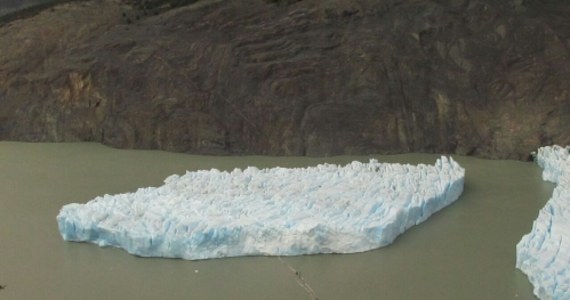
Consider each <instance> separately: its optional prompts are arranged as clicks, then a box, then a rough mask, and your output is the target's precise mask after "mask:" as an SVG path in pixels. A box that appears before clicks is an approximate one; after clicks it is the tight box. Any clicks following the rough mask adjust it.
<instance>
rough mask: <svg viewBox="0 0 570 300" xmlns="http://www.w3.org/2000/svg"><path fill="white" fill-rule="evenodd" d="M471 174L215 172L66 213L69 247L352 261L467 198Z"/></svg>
mask: <svg viewBox="0 0 570 300" xmlns="http://www.w3.org/2000/svg"><path fill="white" fill-rule="evenodd" d="M464 177H465V170H464V169H463V168H462V167H461V166H460V165H459V164H457V163H456V162H455V161H454V160H453V159H452V158H447V157H441V158H440V159H438V160H437V161H436V163H435V164H434V165H423V164H420V165H417V166H413V165H402V164H388V163H380V162H378V161H376V160H370V162H369V163H361V162H357V161H355V162H352V163H350V164H347V165H346V166H337V165H333V164H321V165H317V166H314V167H308V168H280V167H277V168H270V169H258V168H255V167H248V168H246V169H243V170H242V169H234V170H233V171H231V172H226V171H219V170H216V169H212V170H209V171H208V170H202V171H195V172H186V174H185V175H183V176H178V175H172V176H170V177H168V178H166V179H165V181H164V185H162V186H160V187H149V188H141V189H138V190H137V191H136V192H133V193H125V194H118V195H112V196H111V195H104V196H102V197H97V198H95V199H93V200H91V201H89V202H88V203H86V204H76V203H73V204H68V205H65V206H63V207H62V209H61V210H60V213H59V215H58V216H57V222H58V226H59V231H60V233H61V236H62V237H63V239H64V240H66V241H77V242H92V243H95V244H98V245H99V246H114V247H119V248H123V249H125V250H126V251H128V252H129V253H131V254H135V255H139V256H144V257H151V256H154V257H172V258H183V259H189V260H196V259H209V258H220V257H233V256H249V255H279V256H280V255H302V254H315V253H353V252H362V251H367V250H371V249H375V248H379V247H382V246H386V245H388V244H390V243H392V242H393V240H394V239H395V238H396V237H397V236H398V235H399V234H401V233H402V232H404V231H405V230H406V229H408V228H409V227H411V226H413V225H416V224H419V223H421V222H423V221H424V220H426V219H427V218H428V217H429V216H430V215H432V214H433V213H434V212H436V211H438V210H440V209H442V208H443V207H445V206H447V205H449V204H451V203H452V202H454V201H455V200H457V199H458V198H459V196H460V195H461V193H462V192H463V182H464Z"/></svg>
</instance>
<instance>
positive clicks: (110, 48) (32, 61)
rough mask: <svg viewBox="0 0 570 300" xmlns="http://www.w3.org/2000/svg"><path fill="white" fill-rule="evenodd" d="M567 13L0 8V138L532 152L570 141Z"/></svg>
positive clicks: (210, 4) (227, 5) (547, 7)
mask: <svg viewBox="0 0 570 300" xmlns="http://www.w3.org/2000/svg"><path fill="white" fill-rule="evenodd" d="M193 2H195V3H193ZM569 16H570V2H569V1H565V0H560V1H552V0H551V1H546V0H544V1H540V0H534V1H533V0H330V1H319V0H303V1H286V0H281V1H279V0H274V1H269V0H265V1H262V0H259V1H254V0H240V1H233V0H226V1H214V0H202V1H183V0H178V1H176V0H170V1H166V0H147V1H142V0H140V1H120V0H91V1H75V2H70V3H65V4H61V5H57V6H53V7H50V8H45V9H43V10H41V11H39V12H37V13H34V14H27V15H26V16H25V17H22V18H19V19H18V18H15V19H14V20H10V21H8V22H5V23H4V24H2V25H0V103H1V104H2V105H1V106H0V139H2V140H21V141H54V142H58V141H97V142H101V143H104V144H107V145H111V146H114V147H120V148H145V149H163V150H170V151H182V152H189V153H207V154H254V153H255V154H272V155H336V154H366V153H399V152H438V153H458V154H468V155H477V156H481V157H490V158H514V159H526V158H527V156H528V153H529V152H530V151H533V150H534V149H536V148H537V147H539V146H540V145H546V144H553V143H558V144H570V130H569V129H570V17H569Z"/></svg>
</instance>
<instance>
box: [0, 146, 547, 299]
mask: <svg viewBox="0 0 570 300" xmlns="http://www.w3.org/2000/svg"><path fill="white" fill-rule="evenodd" d="M0 157H1V160H0V170H1V172H0V255H1V257H0V285H6V288H5V289H3V290H0V299H122V298H127V297H128V298H132V299H189V298H191V299H311V296H310V294H309V293H307V291H306V290H305V289H304V288H303V287H302V286H301V284H300V282H299V276H298V275H296V274H295V273H294V272H293V271H292V269H293V270H297V271H298V272H299V273H300V275H301V276H302V277H303V279H304V280H305V282H306V284H308V285H309V286H310V287H311V288H312V289H313V290H314V292H315V294H316V295H318V297H319V299H380V298H381V299H533V298H534V297H533V296H532V288H531V286H530V284H529V283H528V281H527V279H526V277H525V276H524V275H523V274H522V273H521V272H520V271H518V270H516V269H515V267H514V265H515V245H516V243H517V242H518V241H519V240H520V238H521V237H522V235H523V234H525V233H527V232H529V231H530V228H531V226H532V221H533V220H534V218H536V216H537V215H538V210H539V209H540V208H541V207H542V206H543V205H544V203H545V202H546V200H547V199H548V198H549V197H550V195H551V193H552V188H553V187H552V185H551V184H549V183H545V182H543V181H542V180H541V178H540V169H539V168H538V167H537V166H536V165H534V164H532V163H524V162H515V161H489V160H480V159H475V158H468V157H454V158H456V160H457V161H459V163H460V164H461V165H462V166H463V167H465V169H466V172H467V177H466V182H465V192H464V194H463V196H462V197H461V198H460V199H459V200H458V201H457V202H456V203H455V204H453V205H452V206H450V207H448V208H446V209H444V210H443V211H441V212H440V213H437V214H435V215H434V216H432V217H431V218H430V219H429V220H427V221H426V222H425V223H423V224H422V225H420V226H417V227H415V228H412V229H411V230H409V231H408V232H406V233H404V234H403V235H401V236H400V237H399V238H398V239H397V240H396V242H395V243H394V244H393V245H391V246H389V247H385V248H382V249H378V250H374V251H370V252H366V253H360V254H352V255H314V256H300V257H287V258H283V259H282V261H281V260H279V259H278V258H274V257H246V258H231V259H216V260H207V261H183V260H173V259H148V258H138V257H134V256H131V255H129V254H127V253H125V252H124V251H122V250H119V249H111V248H99V247H97V246H95V245H92V244H78V243H68V242H63V241H62V240H61V237H60V236H59V233H58V231H57V224H56V221H55V217H56V215H57V213H58V211H59V209H60V208H61V206H63V205H64V204H67V203H71V202H87V201H89V200H90V199H92V198H94V197H95V196H98V195H102V194H105V193H107V194H113V193H120V192H130V191H134V190H135V189H136V188H138V187H144V186H158V185H160V184H161V183H162V180H163V179H164V178H165V177H167V176H168V175H171V174H174V173H178V174H181V173H183V172H184V171H185V170H196V169H210V168H218V169H225V170H231V169H233V168H235V167H240V168H243V167H246V166H249V165H255V166H257V167H271V166H282V167H293V166H307V165H314V164H317V163H321V162H325V161H326V162H329V163H342V164H344V163H347V162H349V161H352V160H354V159H358V160H362V161H367V160H368V158H369V157H364V156H359V157H354V156H353V157H348V156H339V157H329V158H307V157H250V156H247V157H217V156H216V157H212V156H192V155H184V154H174V153H165V152H158V151H133V150H116V149H110V148H107V147H104V146H101V145H98V144H88V143H78V144H25V143H8V142H2V143H0ZM374 158H377V159H379V160H380V161H387V162H401V163H413V164H416V163H430V164H431V163H433V162H434V161H435V159H436V158H437V156H436V155H427V154H406V155H393V156H374Z"/></svg>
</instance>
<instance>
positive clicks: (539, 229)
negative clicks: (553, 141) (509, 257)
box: [516, 146, 570, 299]
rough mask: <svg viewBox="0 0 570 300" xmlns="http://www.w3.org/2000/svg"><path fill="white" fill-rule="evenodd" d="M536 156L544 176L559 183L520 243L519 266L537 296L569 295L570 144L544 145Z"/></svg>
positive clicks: (548, 297)
mask: <svg viewBox="0 0 570 300" xmlns="http://www.w3.org/2000/svg"><path fill="white" fill-rule="evenodd" d="M535 159H536V161H537V163H538V164H539V165H540V166H541V167H542V168H543V173H542V178H543V179H544V180H548V181H551V182H554V183H555V184H556V187H555V188H554V192H553V193H552V197H551V198H550V200H548V202H547V203H546V205H545V206H544V207H543V208H542V209H541V210H540V212H539V214H538V218H537V219H536V220H535V221H534V223H533V225H532V230H531V232H530V233H528V234H527V235H525V236H524V237H523V238H522V239H521V241H520V242H519V243H518V244H517V260H516V267H517V268H519V269H521V270H522V271H523V272H524V273H525V274H526V275H527V276H528V278H529V280H530V282H531V283H532V285H533V286H534V294H535V295H536V296H537V297H538V298H540V299H570V147H565V148H564V147H560V146H550V147H542V148H540V149H539V150H538V151H537V153H536V158H535Z"/></svg>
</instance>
